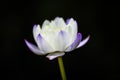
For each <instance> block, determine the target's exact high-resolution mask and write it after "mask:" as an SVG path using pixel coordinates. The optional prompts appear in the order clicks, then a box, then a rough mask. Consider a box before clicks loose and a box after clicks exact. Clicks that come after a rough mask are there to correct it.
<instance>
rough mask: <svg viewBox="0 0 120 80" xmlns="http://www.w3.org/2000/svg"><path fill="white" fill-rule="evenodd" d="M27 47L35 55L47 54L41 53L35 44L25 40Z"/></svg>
mask: <svg viewBox="0 0 120 80" xmlns="http://www.w3.org/2000/svg"><path fill="white" fill-rule="evenodd" d="M25 43H26V45H27V46H28V48H29V49H30V50H31V51H32V52H33V53H35V54H37V55H45V53H44V52H43V51H41V50H40V49H39V48H38V47H37V46H35V45H34V44H32V43H30V42H28V41H27V40H25Z"/></svg>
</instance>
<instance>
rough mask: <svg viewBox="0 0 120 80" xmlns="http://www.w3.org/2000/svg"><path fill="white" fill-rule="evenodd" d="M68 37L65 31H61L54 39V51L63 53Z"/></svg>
mask: <svg viewBox="0 0 120 80" xmlns="http://www.w3.org/2000/svg"><path fill="white" fill-rule="evenodd" d="M68 39H69V35H68V33H66V32H65V31H63V30H61V31H60V32H59V33H58V35H57V36H56V38H55V49H56V51H64V50H65V48H66V45H67V44H68V41H69V40H68Z"/></svg>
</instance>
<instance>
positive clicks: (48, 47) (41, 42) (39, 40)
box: [37, 34, 54, 53]
mask: <svg viewBox="0 0 120 80" xmlns="http://www.w3.org/2000/svg"><path fill="white" fill-rule="evenodd" d="M37 45H38V46H39V48H40V50H43V51H44V52H45V53H50V52H54V49H53V48H52V47H51V45H50V44H49V43H48V42H47V41H46V40H45V39H44V38H43V37H42V36H41V35H40V34H39V35H38V37H37Z"/></svg>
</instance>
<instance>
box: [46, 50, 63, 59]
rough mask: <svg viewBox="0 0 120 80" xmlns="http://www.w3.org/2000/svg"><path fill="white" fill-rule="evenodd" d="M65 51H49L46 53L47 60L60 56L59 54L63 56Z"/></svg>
mask: <svg viewBox="0 0 120 80" xmlns="http://www.w3.org/2000/svg"><path fill="white" fill-rule="evenodd" d="M64 54H65V53H64V52H55V53H50V54H48V55H47V56H46V57H47V58H48V59H49V60H53V59H55V58H57V57H60V56H63V55H64Z"/></svg>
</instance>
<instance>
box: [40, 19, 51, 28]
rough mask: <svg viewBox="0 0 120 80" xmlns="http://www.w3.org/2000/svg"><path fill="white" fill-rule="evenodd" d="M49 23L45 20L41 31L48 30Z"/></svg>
mask: <svg viewBox="0 0 120 80" xmlns="http://www.w3.org/2000/svg"><path fill="white" fill-rule="evenodd" d="M49 24H50V22H49V21H48V20H45V21H44V22H43V24H42V30H46V29H48V28H49Z"/></svg>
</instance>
